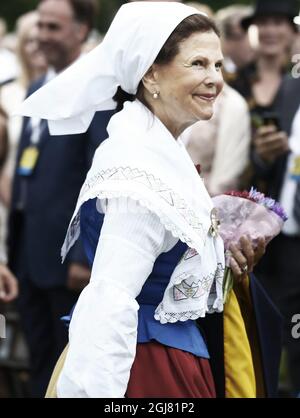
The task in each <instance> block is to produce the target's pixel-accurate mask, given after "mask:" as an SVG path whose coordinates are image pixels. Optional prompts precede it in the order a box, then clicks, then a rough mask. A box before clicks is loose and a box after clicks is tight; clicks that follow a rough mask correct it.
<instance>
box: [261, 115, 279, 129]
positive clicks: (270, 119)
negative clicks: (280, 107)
mask: <svg viewBox="0 0 300 418" xmlns="http://www.w3.org/2000/svg"><path fill="white" fill-rule="evenodd" d="M262 120H263V126H270V125H273V126H275V128H276V129H277V131H281V127H280V119H279V114H278V113H277V112H264V113H263V114H262Z"/></svg>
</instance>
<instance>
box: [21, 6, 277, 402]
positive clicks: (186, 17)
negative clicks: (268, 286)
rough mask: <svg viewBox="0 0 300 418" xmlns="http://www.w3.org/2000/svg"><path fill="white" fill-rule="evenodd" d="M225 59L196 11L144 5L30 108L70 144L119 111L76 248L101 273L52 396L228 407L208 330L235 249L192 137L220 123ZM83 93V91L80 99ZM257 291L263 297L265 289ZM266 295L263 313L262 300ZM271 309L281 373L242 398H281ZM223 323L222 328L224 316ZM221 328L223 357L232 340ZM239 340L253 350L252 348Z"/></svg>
mask: <svg viewBox="0 0 300 418" xmlns="http://www.w3.org/2000/svg"><path fill="white" fill-rule="evenodd" d="M154 21H155V23H156V25H155V29H156V30H155V31H153V22H154ZM120 33H122V34H124V36H122V37H121V38H120ZM125 34H126V36H125ZM150 35H151V36H150ZM222 58H223V56H222V52H221V45H220V40H219V33H218V30H217V28H216V27H215V25H214V23H213V22H212V21H211V20H210V19H208V18H207V17H206V16H203V15H202V14H200V13H199V12H198V11H197V10H196V9H194V8H190V7H187V6H185V5H183V4H179V3H177V2H168V3H165V2H164V3H159V2H155V3H153V2H133V3H130V4H126V5H123V6H122V7H121V8H120V10H119V11H118V13H117V14H116V16H115V18H114V20H113V22H112V24H111V26H110V29H109V30H108V32H107V34H106V36H105V38H104V40H103V42H102V43H101V44H100V45H99V47H97V48H96V49H95V50H94V51H92V52H91V53H90V54H88V55H86V56H85V57H83V58H82V59H81V60H80V61H78V62H77V63H76V64H75V65H74V66H72V67H70V68H68V69H67V70H66V71H65V72H64V73H62V74H60V75H59V76H58V77H57V78H56V79H54V80H52V82H51V83H49V84H48V85H47V86H45V87H44V88H43V89H40V90H39V91H37V92H36V93H35V94H33V95H32V96H31V97H28V98H27V100H26V101H25V102H24V104H23V105H22V108H21V110H20V111H21V112H22V113H23V114H24V115H27V116H31V117H33V116H35V117H41V118H44V117H47V118H48V120H49V126H50V129H51V131H52V132H53V133H56V134H75V133H78V132H84V131H86V129H88V127H89V123H90V121H91V119H92V117H93V114H94V113H95V111H97V110H100V109H102V110H104V109H107V108H109V109H111V108H113V109H115V108H116V109H117V110H118V111H117V113H115V114H114V115H113V116H112V117H111V119H110V121H109V126H108V132H109V137H108V139H107V140H106V141H105V142H104V143H103V144H102V145H101V146H100V147H99V148H98V150H97V151H96V153H95V157H94V160H93V164H92V167H91V169H90V171H89V173H88V175H87V178H86V180H85V182H84V185H83V187H82V189H81V193H80V196H79V199H78V203H77V205H76V209H75V212H74V215H73V217H72V221H71V223H70V226H69V230H68V233H67V236H66V239H65V243H64V245H63V248H62V255H63V257H66V256H67V254H68V251H69V250H70V249H71V247H72V245H73V244H74V243H75V242H76V239H77V238H78V236H79V234H81V236H82V239H83V242H84V247H85V249H86V252H87V255H88V258H89V261H90V263H91V264H92V266H93V267H92V276H91V280H90V283H89V284H88V286H87V287H86V288H85V289H84V290H83V292H82V293H81V295H80V298H79V301H78V303H77V304H76V307H75V309H74V311H73V314H72V319H71V323H70V344H69V348H68V349H66V350H65V351H64V354H63V356H62V357H61V359H60V360H59V362H58V364H57V369H56V371H55V372H54V375H53V381H52V383H53V384H52V383H51V384H50V387H51V386H52V388H54V392H55V394H54V393H53V395H52V396H57V395H58V396H59V397H105V398H108V397H124V396H127V397H196V398H198V397H215V396H216V390H215V382H214V379H216V381H217V380H218V381H222V373H216V374H215V375H214V378H213V376H212V369H211V367H212V366H211V365H212V364H213V363H214V361H213V360H209V359H208V357H209V356H210V355H209V354H208V349H207V345H206V344H208V343H207V341H206V339H204V338H203V335H204V333H202V328H200V330H199V329H198V327H197V324H196V323H195V321H194V320H196V319H197V318H200V317H202V318H201V319H203V317H205V319H208V317H210V316H214V315H213V312H215V311H217V312H220V311H222V309H223V291H222V281H223V266H224V264H223V263H224V246H223V242H222V240H220V237H219V236H218V233H217V229H218V228H217V222H216V219H215V217H214V216H213V214H214V213H215V210H214V208H213V206H212V202H211V199H210V197H209V195H208V193H207V191H206V189H205V187H204V185H203V182H202V181H201V179H200V178H199V175H198V173H197V170H196V168H195V166H194V164H193V162H192V161H191V159H190V157H189V155H188V154H187V152H186V150H185V147H184V146H183V144H182V141H181V134H182V132H183V131H184V130H185V129H186V128H187V127H188V126H190V125H192V124H193V123H195V122H196V121H197V120H199V119H203V120H207V119H209V118H210V117H211V116H212V113H213V103H214V101H215V99H216V97H217V95H218V94H219V93H220V91H221V89H222V84H223V80H222V72H221V65H222ZM203 63H204V64H203ZM101 64H103V66H101ZM78 82H80V83H82V85H81V87H82V88H81V89H80V90H76V89H75V88H74V86H75V85H76V84H77V83H78ZM70 92H72V94H69V93H70ZM95 92H96V93H95ZM262 241H264V240H262ZM262 241H261V240H259V245H258V247H257V248H253V246H252V243H251V241H250V240H249V238H247V237H243V238H242V239H241V240H240V242H239V247H238V248H237V247H235V248H234V246H233V245H232V246H231V248H232V250H233V259H232V261H231V262H230V265H231V267H232V269H233V273H234V275H235V277H236V278H237V280H239V278H240V279H241V280H242V278H243V277H244V275H245V272H246V271H247V269H248V268H249V270H250V271H251V270H252V267H253V264H255V263H256V262H257V257H260V256H261V255H262V253H263V250H264V242H262ZM195 250H196V251H195ZM183 254H184V257H182V256H183ZM242 281H243V280H242ZM251 283H256V284H257V285H258V283H257V282H256V281H255V279H253V278H252V280H251ZM254 286H255V285H254ZM256 289H257V291H258V288H256ZM258 292H259V291H258ZM252 295H253V298H254V300H255V299H256V297H257V296H258V293H256V292H253V293H252ZM250 299H251V298H250ZM116 300H117V303H116ZM256 302H257V299H256ZM257 306H263V308H264V314H263V315H262V320H263V321H266V322H265V324H267V329H266V331H267V335H264V338H266V339H267V341H268V345H269V349H268V348H267V347H266V348H267V350H266V351H265V350H264V352H263V353H264V355H266V353H268V354H270V351H271V350H272V356H269V355H268V354H267V356H264V358H265V359H266V357H267V360H268V367H266V371H267V372H268V370H269V369H271V370H272V371H275V373H274V374H272V377H271V380H272V382H273V383H272V384H271V386H267V383H266V387H265V390H264V389H263V387H262V386H260V385H258V386H257V384H256V382H257V381H258V380H259V376H257V377H256V376H255V377H254V376H253V375H252V376H253V380H252V379H251V382H255V384H253V385H252V383H249V381H248V382H247V383H246V384H241V385H240V386H239V389H241V387H242V390H243V391H244V390H245V386H247V389H248V390H249V392H247V394H248V396H254V397H255V396H264V395H263V393H264V394H266V393H268V394H269V395H270V392H269V389H270V388H271V392H273V389H274V384H275V386H276V382H275V381H276V365H275V363H276V362H277V360H276V358H277V354H276V353H277V348H276V347H277V346H278V341H277V342H276V341H274V340H276V338H273V339H271V340H270V339H269V337H268V336H269V330H270V329H272V330H274V328H273V325H274V324H273V320H270V317H269V314H270V310H269V309H271V310H273V308H271V306H270V305H269V303H268V299H267V298H265V299H264V300H260V302H259V303H258V304H257V305H256V307H257ZM254 310H255V308H254ZM255 312H256V311H255ZM210 314H212V315H210ZM216 318H217V319H219V320H220V321H221V325H222V316H221V315H220V316H216ZM273 318H274V316H273ZM275 322H276V321H275ZM235 325H236V323H235ZM276 326H277V325H276ZM236 328H237V327H236V326H234V327H233V330H236ZM210 329H211V333H212V334H213V335H214V336H218V337H219V340H220V341H219V343H220V345H221V347H222V346H223V344H224V339H223V338H222V333H221V332H220V333H219V328H218V327H216V326H211V327H210ZM205 335H207V333H205ZM232 341H234V343H233V345H232V346H233V347H232V348H237V349H238V350H240V349H241V345H242V344H240V339H238V341H239V344H236V341H237V339H234V338H232ZM270 341H272V342H271V343H270ZM212 346H214V347H215V348H217V350H216V351H218V349H219V348H220V346H219V345H218V346H216V345H215V344H212ZM270 347H271V350H270ZM248 348H249V345H248ZM240 351H241V354H242V352H243V349H241V350H240ZM219 353H220V351H219ZM274 354H275V355H274ZM242 356H243V354H242ZM250 357H251V356H250ZM258 357H259V356H258ZM235 358H236V357H235V355H232V356H230V359H231V360H233V359H235ZM274 358H275V361H274ZM64 360H65V362H64ZM244 361H246V362H247V360H246V357H245V356H243V364H244ZM269 361H270V362H269ZM221 363H222V360H221ZM223 363H224V361H223ZM243 368H244V366H243ZM252 370H253V369H252ZM240 372H241V370H240V368H239V378H238V379H237V381H236V380H235V383H236V384H237V386H238V383H239V382H240V381H241V378H240ZM258 374H259V375H261V374H262V369H261V368H260V371H259V373H258ZM57 377H58V380H57ZM267 380H268V379H266V380H265V382H267ZM56 383H57V385H56ZM50 387H49V392H48V394H49V393H51V392H52V391H51V389H50ZM235 388H236V387H235ZM56 389H57V391H56ZM261 389H262V390H261ZM250 392H251V395H249V393H250ZM235 393H237V392H235ZM238 393H241V392H238ZM244 393H245V392H244ZM48 396H51V395H48ZM220 396H222V395H220ZM223 396H224V391H223Z"/></svg>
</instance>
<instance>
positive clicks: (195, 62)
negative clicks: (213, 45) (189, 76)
mask: <svg viewBox="0 0 300 418" xmlns="http://www.w3.org/2000/svg"><path fill="white" fill-rule="evenodd" d="M192 65H193V66H195V67H204V62H203V61H201V60H196V61H193V62H192Z"/></svg>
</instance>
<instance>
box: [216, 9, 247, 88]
mask: <svg viewBox="0 0 300 418" xmlns="http://www.w3.org/2000/svg"><path fill="white" fill-rule="evenodd" d="M252 12H253V9H252V7H251V6H245V5H242V4H234V5H232V6H228V7H224V8H223V9H220V10H218V11H217V12H216V14H215V19H216V21H217V22H218V27H219V29H220V31H221V35H222V51H223V54H224V69H223V74H224V79H225V80H226V81H230V80H233V79H234V78H235V77H236V73H237V71H238V70H240V69H241V68H243V67H245V66H246V65H248V64H249V63H250V62H251V61H252V60H253V59H254V50H253V47H252V46H251V43H250V38H249V34H248V32H247V31H245V30H244V29H243V28H242V26H241V20H242V19H244V18H245V17H247V16H249V15H250V14H252Z"/></svg>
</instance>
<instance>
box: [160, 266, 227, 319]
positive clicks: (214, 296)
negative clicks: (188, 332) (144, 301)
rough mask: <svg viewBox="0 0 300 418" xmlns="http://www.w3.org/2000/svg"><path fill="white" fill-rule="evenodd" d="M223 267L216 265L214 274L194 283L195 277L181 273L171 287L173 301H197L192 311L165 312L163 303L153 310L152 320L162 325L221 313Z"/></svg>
mask: <svg viewBox="0 0 300 418" xmlns="http://www.w3.org/2000/svg"><path fill="white" fill-rule="evenodd" d="M223 276H224V267H223V265H222V264H221V263H218V265H217V268H216V270H215V272H212V273H210V274H209V275H207V276H204V277H202V278H201V279H199V280H197V281H195V277H194V276H192V275H189V274H187V273H183V274H181V275H180V276H177V277H176V278H175V284H174V286H173V300H174V301H175V302H178V303H179V304H180V303H181V301H183V300H187V299H190V300H193V299H197V300H198V301H197V305H195V309H194V310H192V309H191V310H189V311H180V309H179V310H178V311H177V312H175V309H174V312H170V310H167V311H166V310H165V308H164V303H163V302H162V303H160V304H159V305H158V307H157V308H156V310H155V315H154V318H155V319H156V320H158V321H160V322H161V323H162V324H164V323H167V322H177V321H182V322H183V321H187V320H189V319H192V320H195V319H197V318H201V317H204V316H205V315H206V313H213V312H221V311H222V310H223V297H222V293H221V294H220V292H218V290H220V289H222V283H223Z"/></svg>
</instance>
